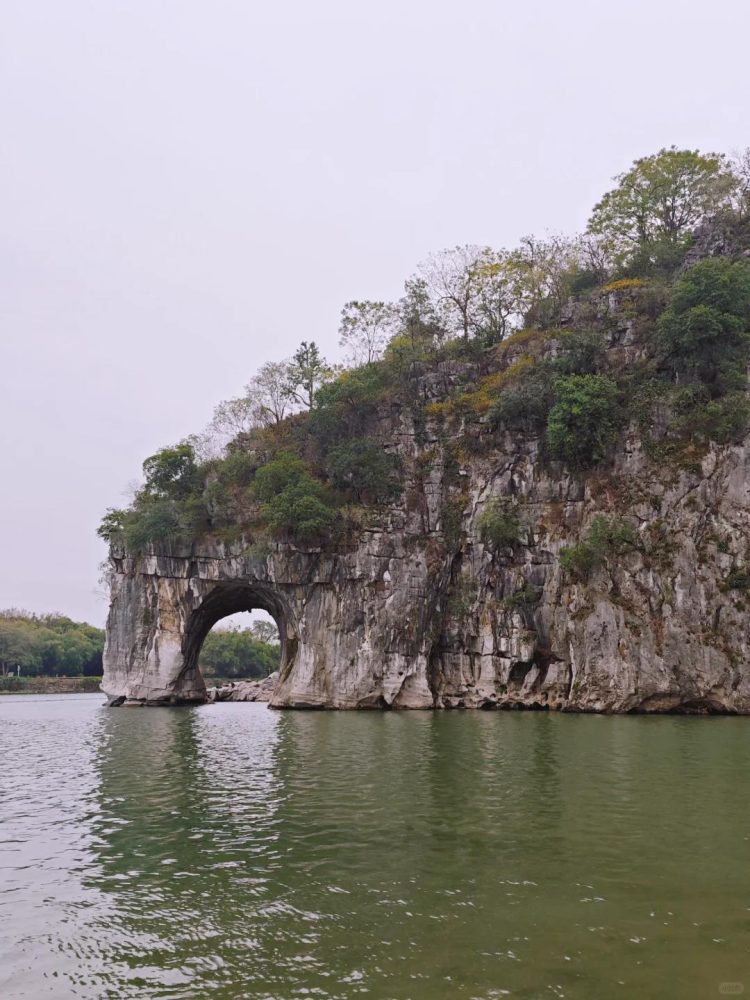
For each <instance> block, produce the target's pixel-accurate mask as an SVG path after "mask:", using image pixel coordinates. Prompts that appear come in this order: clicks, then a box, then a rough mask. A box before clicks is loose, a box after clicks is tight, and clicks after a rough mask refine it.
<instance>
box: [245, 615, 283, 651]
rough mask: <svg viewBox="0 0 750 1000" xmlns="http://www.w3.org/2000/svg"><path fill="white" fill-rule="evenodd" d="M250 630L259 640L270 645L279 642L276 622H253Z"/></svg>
mask: <svg viewBox="0 0 750 1000" xmlns="http://www.w3.org/2000/svg"><path fill="white" fill-rule="evenodd" d="M250 631H251V632H252V633H253V635H254V636H255V638H256V639H258V641H259V642H266V643H269V644H270V645H276V644H277V643H278V642H279V629H278V626H277V625H276V622H266V621H256V622H253V624H252V625H251V626H250Z"/></svg>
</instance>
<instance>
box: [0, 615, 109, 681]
mask: <svg viewBox="0 0 750 1000" xmlns="http://www.w3.org/2000/svg"><path fill="white" fill-rule="evenodd" d="M103 650H104V630H103V629H100V628H94V626H93V625H87V624H86V623H85V622H75V621H73V620H72V619H70V618H66V617H65V616H64V615H57V614H51V615H33V614H29V613H28V612H26V611H19V610H17V609H10V610H6V611H0V673H1V674H2V675H7V674H10V673H16V672H18V670H19V668H20V673H21V675H23V676H25V677H37V676H46V677H61V676H65V677H76V676H79V675H84V676H87V677H98V676H101V672H102V651H103Z"/></svg>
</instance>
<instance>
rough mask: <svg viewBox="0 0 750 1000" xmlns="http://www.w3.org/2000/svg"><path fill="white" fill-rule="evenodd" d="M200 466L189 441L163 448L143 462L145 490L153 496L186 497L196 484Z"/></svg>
mask: <svg viewBox="0 0 750 1000" xmlns="http://www.w3.org/2000/svg"><path fill="white" fill-rule="evenodd" d="M197 472H198V467H197V465H196V464H195V454H194V452H193V447H192V445H191V444H189V443H188V442H187V441H183V442H182V443H180V444H178V445H175V446H174V447H173V448H162V449H161V450H160V451H157V452H156V454H154V455H151V456H149V458H147V459H146V460H145V461H144V463H143V474H144V476H145V478H146V483H145V486H144V489H145V491H146V492H147V493H148V494H150V495H151V496H153V497H166V496H171V497H184V496H186V495H187V494H188V493H189V492H190V491H191V490H192V489H193V488H194V487H195V485H196V479H197Z"/></svg>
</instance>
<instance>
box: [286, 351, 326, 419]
mask: <svg viewBox="0 0 750 1000" xmlns="http://www.w3.org/2000/svg"><path fill="white" fill-rule="evenodd" d="M332 375H333V369H332V368H331V366H330V365H329V364H328V362H327V361H326V360H325V358H324V357H323V356H322V354H321V353H320V350H319V348H318V345H317V344H316V343H315V341H314V340H311V341H310V342H309V343H308V341H306V340H303V341H302V343H301V344H300V345H299V347H298V348H297V350H296V351H295V352H294V355H293V357H292V359H291V361H289V362H287V365H286V381H285V384H284V392H285V394H286V396H287V397H288V398H289V399H293V400H296V402H298V403H299V404H300V405H301V406H304V407H305V409H307V410H311V409H312V408H313V406H314V405H315V395H316V393H317V391H318V389H319V388H320V387H321V386H322V385H324V384H325V383H326V382H327V381H328V380H329V379H330V378H331V377H332Z"/></svg>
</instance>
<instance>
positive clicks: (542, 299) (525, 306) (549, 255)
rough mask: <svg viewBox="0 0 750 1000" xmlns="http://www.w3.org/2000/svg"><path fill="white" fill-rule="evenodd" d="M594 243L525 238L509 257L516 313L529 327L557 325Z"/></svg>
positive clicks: (508, 269)
mask: <svg viewBox="0 0 750 1000" xmlns="http://www.w3.org/2000/svg"><path fill="white" fill-rule="evenodd" d="M593 249H594V248H593V244H589V245H588V246H586V247H585V249H584V246H583V242H582V241H581V240H580V239H570V238H569V237H566V236H548V237H547V238H546V239H540V238H539V237H537V236H524V237H523V239H522V240H521V245H520V246H519V247H518V249H516V250H514V251H512V252H511V253H510V254H509V255H508V260H507V263H506V270H507V271H508V272H509V275H510V288H511V292H512V305H513V311H514V312H515V314H516V315H517V316H519V317H520V318H522V320H523V321H524V322H525V323H526V324H530V325H534V326H540V327H547V326H549V325H550V324H551V323H554V322H557V321H558V320H559V317H560V312H561V310H562V307H563V306H564V305H565V302H566V301H567V299H568V297H569V295H570V294H571V283H572V280H573V276H574V275H575V273H576V272H577V271H578V270H580V268H581V264H582V263H583V262H584V261H586V262H587V261H588V260H589V258H590V255H591V253H592V252H593Z"/></svg>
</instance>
